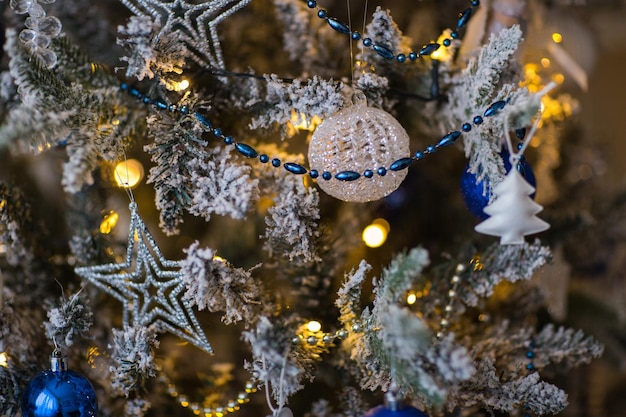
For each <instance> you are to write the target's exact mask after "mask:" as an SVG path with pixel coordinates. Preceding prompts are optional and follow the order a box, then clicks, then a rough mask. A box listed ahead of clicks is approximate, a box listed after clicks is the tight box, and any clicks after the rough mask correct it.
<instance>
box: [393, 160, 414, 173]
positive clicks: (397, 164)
mask: <svg viewBox="0 0 626 417" xmlns="http://www.w3.org/2000/svg"><path fill="white" fill-rule="evenodd" d="M411 162H413V158H409V157H406V158H400V159H398V160H396V161H394V162H393V163H392V164H391V165H390V166H389V169H390V170H392V171H400V170H402V169H405V168H407V167H408V166H409V165H411Z"/></svg>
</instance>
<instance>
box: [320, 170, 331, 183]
mask: <svg viewBox="0 0 626 417" xmlns="http://www.w3.org/2000/svg"><path fill="white" fill-rule="evenodd" d="M332 177H333V174H331V173H330V172H328V171H324V172H323V173H322V178H324V179H325V180H326V181H328V180H330V179H331V178H332Z"/></svg>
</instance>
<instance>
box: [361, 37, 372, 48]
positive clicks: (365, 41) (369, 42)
mask: <svg viewBox="0 0 626 417" xmlns="http://www.w3.org/2000/svg"><path fill="white" fill-rule="evenodd" d="M373 43H374V41H373V40H372V39H371V38H365V39H363V45H364V46H372V44H373Z"/></svg>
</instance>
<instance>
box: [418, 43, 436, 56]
mask: <svg viewBox="0 0 626 417" xmlns="http://www.w3.org/2000/svg"><path fill="white" fill-rule="evenodd" d="M440 46H441V45H439V44H438V43H429V44H428V45H424V46H423V47H422V49H420V55H430V54H432V53H433V52H435V51H436V50H437V49H439V47H440Z"/></svg>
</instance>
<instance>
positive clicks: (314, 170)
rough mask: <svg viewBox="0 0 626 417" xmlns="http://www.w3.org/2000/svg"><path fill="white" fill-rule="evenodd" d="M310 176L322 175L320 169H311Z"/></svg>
mask: <svg viewBox="0 0 626 417" xmlns="http://www.w3.org/2000/svg"><path fill="white" fill-rule="evenodd" d="M309 176H310V177H311V178H317V177H319V176H320V173H319V171H318V170H317V169H312V170H310V171H309Z"/></svg>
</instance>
